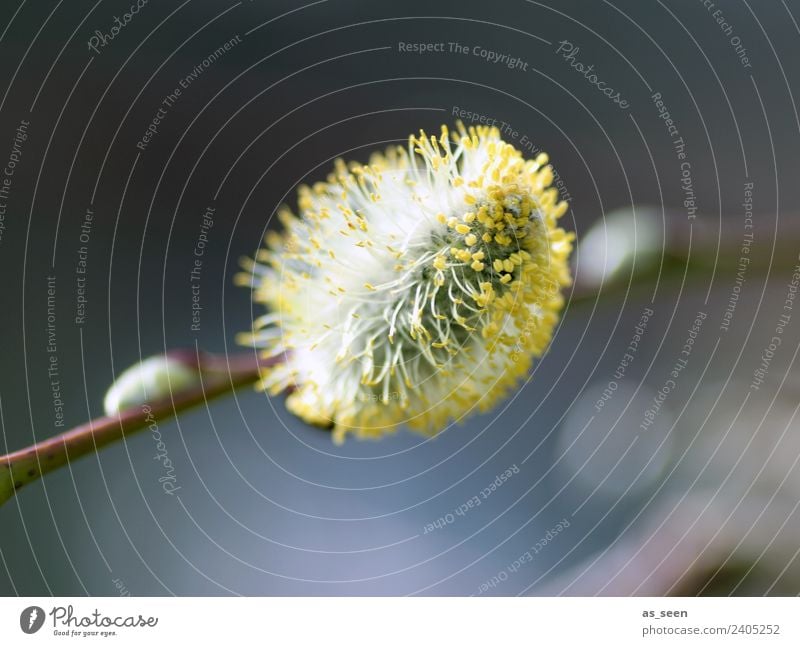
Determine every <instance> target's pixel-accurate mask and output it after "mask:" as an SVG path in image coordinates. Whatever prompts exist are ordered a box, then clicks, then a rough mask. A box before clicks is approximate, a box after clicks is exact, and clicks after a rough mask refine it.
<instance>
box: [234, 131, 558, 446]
mask: <svg viewBox="0 0 800 646" xmlns="http://www.w3.org/2000/svg"><path fill="white" fill-rule="evenodd" d="M547 161H548V158H547V155H545V154H540V155H539V156H538V157H536V159H534V160H525V159H524V158H523V157H522V155H521V153H520V152H519V151H518V150H516V149H515V148H514V147H513V146H512V145H510V144H508V143H506V142H504V141H503V140H502V139H501V138H500V133H499V132H498V130H497V129H496V128H489V127H478V128H469V129H468V130H467V129H466V128H465V127H464V126H463V125H462V124H458V132H457V133H452V134H451V133H449V132H448V129H447V128H446V127H444V126H443V127H442V131H441V135H440V136H438V137H436V136H433V137H430V136H427V135H426V134H425V133H424V132H421V133H420V135H419V136H411V137H410V138H409V143H408V148H407V149H406V148H404V147H402V146H400V147H393V148H389V149H388V150H387V151H386V153H385V154H383V155H381V154H375V155H373V156H372V158H371V159H370V162H369V164H368V165H361V164H357V163H350V164H345V162H343V161H342V160H338V161H337V162H336V164H335V168H334V172H333V173H332V174H331V175H330V176H329V177H328V181H327V182H320V183H317V184H314V185H313V186H311V187H308V186H303V187H301V188H300V191H299V208H300V216H299V217H296V216H294V215H293V214H292V213H291V212H290V211H289V210H287V209H283V210H281V211H280V212H279V217H280V220H281V221H282V223H283V225H284V227H285V233H283V234H282V235H281V234H277V233H275V232H270V233H269V234H268V235H267V248H266V249H263V250H261V251H260V252H259V253H258V255H257V256H256V259H255V261H251V260H247V261H245V268H246V269H247V273H246V274H242V275H240V276H239V282H240V283H242V284H247V285H250V286H252V287H253V289H254V298H255V300H256V301H258V302H259V303H264V304H265V305H266V306H267V307H268V308H269V312H268V313H267V314H265V315H263V316H261V317H260V318H258V319H257V320H256V321H255V324H254V329H253V332H252V333H250V334H248V335H245V336H246V338H245V339H243V340H244V342H246V343H250V344H255V345H257V346H259V347H262V348H263V354H264V356H266V357H272V356H277V355H281V354H284V353H285V354H286V361H285V362H284V363H282V364H279V365H276V366H275V367H272V368H270V369H268V370H266V371H265V372H264V374H263V376H262V381H261V385H262V386H263V387H264V388H266V389H268V390H269V391H270V392H272V393H278V392H281V391H283V390H286V389H289V390H291V394H290V395H289V397H288V399H287V407H288V408H289V410H291V411H292V412H293V413H295V414H296V415H298V416H300V417H301V418H302V419H304V420H305V421H307V422H310V423H312V424H318V425H324V426H331V427H332V428H333V433H334V440H335V441H337V442H339V441H342V440H343V438H344V437H345V436H346V434H348V433H353V434H355V435H356V436H358V437H378V436H380V435H382V434H384V433H386V432H388V431H392V430H394V429H395V428H396V427H397V426H398V425H400V424H403V423H404V424H407V425H408V426H409V427H411V428H413V429H415V430H419V431H421V432H423V433H426V434H434V433H436V432H437V431H439V430H441V429H442V428H443V427H444V426H445V425H446V424H447V422H448V421H449V420H451V419H460V418H461V417H463V416H464V415H465V414H466V413H468V412H470V411H471V410H473V408H477V409H478V410H482V411H485V410H488V409H489V408H491V407H492V406H493V405H494V404H495V403H496V402H497V401H498V400H499V399H500V398H502V397H504V396H505V395H507V394H508V393H509V391H510V390H511V389H513V387H514V386H515V385H516V383H517V381H518V380H519V378H520V377H521V376H523V375H525V374H526V373H527V372H528V370H529V369H530V367H531V363H532V359H533V358H535V357H539V356H541V355H542V353H543V352H544V351H545V349H546V348H547V345H548V343H549V342H550V339H551V337H552V334H553V329H554V327H555V325H556V323H557V322H558V314H559V311H560V310H561V308H562V305H563V300H564V299H563V297H562V295H561V292H560V289H561V287H562V286H566V285H568V284H569V282H570V275H569V270H568V265H567V260H568V256H569V253H570V251H571V248H572V239H573V236H572V234H570V233H567V232H565V231H564V230H563V229H561V228H559V227H558V226H557V220H558V218H559V217H560V216H562V215H563V214H564V213H565V212H566V210H567V203H566V202H563V201H562V202H560V201H559V200H558V191H557V190H556V189H555V188H551V187H550V184H551V182H552V179H553V172H552V168H551V167H550V166H549V165H547Z"/></svg>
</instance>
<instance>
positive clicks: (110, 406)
mask: <svg viewBox="0 0 800 646" xmlns="http://www.w3.org/2000/svg"><path fill="white" fill-rule="evenodd" d="M198 385H200V373H199V372H198V371H197V369H195V368H192V367H191V366H190V365H188V364H187V363H186V362H184V361H181V360H179V359H175V358H172V357H168V356H164V355H158V356H155V357H150V358H148V359H145V360H144V361H142V362H140V363H137V364H135V365H133V366H131V367H130V368H128V369H127V370H125V371H124V372H123V373H122V374H121V375H120V376H119V377H117V379H116V381H114V383H113V384H112V385H111V388H109V389H108V392H106V396H105V399H104V400H103V408H104V409H105V413H106V415H118V414H119V413H122V412H124V411H126V410H128V409H130V408H133V407H134V406H140V405H142V404H146V403H148V402H153V401H157V400H159V399H163V398H165V397H168V396H169V395H170V394H179V393H182V392H184V391H185V390H187V389H188V388H192V387H194V386H198Z"/></svg>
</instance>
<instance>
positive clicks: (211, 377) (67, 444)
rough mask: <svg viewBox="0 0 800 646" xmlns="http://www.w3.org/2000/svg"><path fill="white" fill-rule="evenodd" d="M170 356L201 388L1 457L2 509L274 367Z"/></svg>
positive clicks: (240, 358) (242, 357)
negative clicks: (26, 489) (34, 486)
mask: <svg viewBox="0 0 800 646" xmlns="http://www.w3.org/2000/svg"><path fill="white" fill-rule="evenodd" d="M166 356H167V357H169V358H170V359H177V360H178V361H180V362H182V363H184V364H185V365H186V366H188V367H190V368H191V369H193V370H197V371H198V374H199V376H200V379H199V381H198V383H197V385H194V386H192V387H191V388H187V389H185V390H183V391H181V392H175V393H170V394H169V396H167V397H161V398H160V399H157V400H156V401H153V402H148V403H145V404H141V405H138V406H135V407H131V408H129V409H127V410H123V411H121V412H120V413H119V414H118V415H111V416H104V417H99V418H97V419H93V420H90V421H88V422H85V423H84V424H80V425H79V426H76V427H75V428H73V429H71V430H69V431H66V432H65V433H62V434H60V435H56V436H55V437H50V438H47V439H45V440H42V441H40V442H37V443H36V444H34V445H32V446H29V447H27V448H24V449H21V450H19V451H14V452H13V453H9V454H8V455H4V456H2V457H0V505H2V504H3V503H5V502H6V501H7V500H9V499H10V498H12V497H13V496H14V494H15V493H16V492H17V491H18V490H19V489H20V488H21V487H23V486H24V485H26V484H28V483H31V482H33V481H35V480H37V479H38V478H40V477H42V476H43V475H45V474H46V473H49V472H51V471H53V470H55V469H58V468H59V467H62V466H64V465H65V464H67V463H68V462H72V461H74V460H77V459H78V458H80V457H82V456H84V455H87V454H89V453H94V452H96V451H97V450H99V449H100V448H102V447H104V446H107V445H108V444H111V443H113V442H116V441H118V440H120V439H122V438H124V437H126V436H127V435H130V434H131V433H135V432H136V431H140V430H142V429H144V428H147V427H148V426H149V425H150V424H152V423H154V422H157V421H159V420H163V419H167V418H170V417H173V416H176V415H178V414H179V413H181V412H183V411H185V410H187V409H189V408H192V407H193V406H197V405H198V404H202V403H203V402H205V401H207V400H210V399H213V398H215V397H218V396H220V395H223V394H225V393H228V392H231V391H232V390H234V389H236V388H239V387H241V386H245V385H248V384H253V383H255V382H256V381H258V379H259V376H260V371H261V369H262V368H264V367H266V366H267V365H269V364H268V363H267V362H259V361H258V360H257V359H256V357H255V355H253V354H239V355H231V356H225V355H214V354H207V353H202V354H199V355H198V354H196V353H195V352H194V351H173V352H169V353H168V354H167V355H166ZM272 363H275V361H273V362H272Z"/></svg>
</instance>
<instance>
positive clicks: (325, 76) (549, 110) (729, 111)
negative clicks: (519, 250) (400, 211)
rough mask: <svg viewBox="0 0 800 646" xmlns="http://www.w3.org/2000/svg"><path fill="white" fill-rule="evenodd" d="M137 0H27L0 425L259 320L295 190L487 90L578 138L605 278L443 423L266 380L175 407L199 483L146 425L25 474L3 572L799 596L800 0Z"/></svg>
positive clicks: (270, 589)
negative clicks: (492, 398) (379, 428)
mask: <svg viewBox="0 0 800 646" xmlns="http://www.w3.org/2000/svg"><path fill="white" fill-rule="evenodd" d="M131 1H132V0H123V1H121V2H120V1H117V0H99V1H98V2H96V3H95V2H69V3H67V2H62V0H33V1H31V2H25V1H24V0H22V1H21V2H20V0H12V1H11V2H8V3H6V4H5V5H4V6H3V7H2V9H0V53H1V54H2V59H3V61H4V65H3V66H2V69H0V166H2V167H3V169H4V170H3V171H0V172H3V173H4V176H3V177H2V178H0V181H2V180H7V181H5V183H4V184H2V183H0V211H2V213H3V218H2V220H0V272H1V273H0V275H2V277H3V283H2V289H1V290H0V312H1V313H0V321H2V323H1V324H0V325H1V327H0V353H2V366H3V368H2V371H1V372H0V426H1V428H2V440H1V441H2V445H0V449H1V450H0V452H2V453H5V452H7V451H11V450H14V449H18V448H21V447H23V446H26V445H28V444H31V443H33V442H34V441H36V440H40V439H43V438H45V437H49V436H51V435H54V434H56V433H58V432H60V431H61V430H63V428H62V427H59V426H58V424H59V423H60V421H61V418H60V417H59V416H60V414H61V413H62V412H63V423H64V428H68V427H70V426H73V425H75V424H78V423H80V422H83V421H85V420H87V419H89V418H91V417H95V416H98V415H100V414H101V413H102V398H103V394H104V392H105V390H106V388H107V387H108V385H109V384H110V383H111V382H112V380H113V378H114V376H115V375H116V374H119V373H120V372H121V371H122V370H123V369H124V368H126V367H127V366H129V365H131V364H132V363H135V362H136V361H138V360H139V359H140V358H142V357H146V356H149V355H152V354H157V353H159V352H163V351H164V350H165V349H169V348H176V347H188V348H195V347H199V348H201V349H205V350H210V351H216V352H223V353H224V352H241V351H243V349H242V348H239V347H237V346H236V343H235V336H236V334H237V333H238V332H241V331H243V330H247V329H249V327H250V322H251V320H252V318H253V316H254V315H257V314H259V313H261V312H260V310H258V309H257V308H256V309H254V308H253V306H252V305H251V302H250V294H249V292H248V291H247V290H245V289H242V288H238V287H234V286H233V275H234V274H235V273H236V272H237V271H238V263H239V258H240V257H242V256H248V255H252V254H253V253H254V252H255V250H256V249H257V248H258V246H259V245H260V243H261V240H262V238H263V235H264V233H265V231H266V230H267V229H268V228H270V227H275V226H276V225H277V223H276V222H275V218H274V217H273V216H274V213H275V210H276V209H277V207H278V206H279V205H281V204H283V203H287V204H289V205H291V206H294V205H295V194H296V188H297V185H298V184H299V183H302V182H308V181H316V180H320V179H324V177H325V176H326V174H327V172H328V169H329V168H330V166H331V164H332V160H333V159H334V158H336V157H339V156H341V157H345V158H348V159H356V160H362V161H366V159H367V157H368V155H369V153H370V152H371V151H373V150H375V149H381V148H384V147H385V146H387V145H388V144H390V143H400V142H403V141H405V139H406V137H407V135H408V134H409V133H411V132H416V131H417V130H418V129H419V128H424V129H425V130H426V131H429V132H430V131H435V130H437V129H438V127H439V125H441V124H442V123H447V124H452V123H454V121H455V120H456V118H457V117H458V116H460V117H461V118H463V119H464V120H465V121H467V122H469V119H470V118H473V117H471V116H468V115H484V116H485V117H486V118H487V119H494V120H495V123H497V124H498V125H500V124H507V128H508V129H507V130H506V131H505V134H506V138H507V140H508V141H509V142H510V143H513V144H515V145H517V146H518V147H520V148H522V149H523V150H525V149H526V146H529V147H530V148H529V149H528V150H529V151H532V150H534V149H535V150H545V151H547V152H548V153H549V154H550V157H551V161H552V163H553V165H554V167H555V169H556V170H557V172H558V176H559V181H560V184H559V190H560V191H561V193H562V197H566V198H568V199H569V201H570V204H571V209H570V211H569V212H568V214H567V215H566V216H565V217H564V220H563V221H562V222H563V223H564V226H565V227H566V228H568V229H570V230H573V231H575V232H576V234H577V240H578V247H579V249H580V253H579V254H576V266H575V273H576V287H575V290H574V291H573V292H571V293H569V294H568V296H569V302H568V305H567V307H566V308H565V311H564V316H563V319H562V323H561V325H560V327H559V329H558V333H557V335H556V337H555V339H554V342H553V344H552V347H551V349H550V351H549V353H548V354H547V355H546V357H544V358H543V360H542V361H540V362H539V363H538V364H537V366H536V368H535V371H534V373H533V374H532V375H531V379H530V380H529V381H527V382H526V383H525V384H524V385H523V386H522V387H521V388H520V390H519V392H518V393H517V394H516V396H514V397H513V398H512V399H511V400H509V401H508V402H506V403H505V404H504V405H501V406H499V407H498V408H497V409H496V410H495V411H494V412H493V413H491V414H489V415H484V416H480V417H474V418H471V419H470V420H469V421H468V423H466V424H464V425H463V426H453V427H449V428H447V429H444V430H443V432H442V433H441V434H440V435H439V436H438V437H436V438H435V439H433V440H425V439H424V438H421V437H418V436H416V435H413V434H411V433H409V432H401V433H398V434H397V435H395V436H393V437H389V438H387V439H385V440H383V441H381V442H378V443H373V442H358V441H354V440H350V441H348V442H346V443H345V444H344V445H343V446H334V445H333V444H332V442H331V441H330V437H329V435H328V434H327V433H326V432H324V431H321V430H318V429H313V428H309V427H306V426H305V425H303V424H302V423H300V422H299V421H298V420H296V419H294V418H293V417H292V416H290V415H289V414H288V413H287V412H286V411H285V409H284V407H283V401H282V398H280V397H277V398H269V397H267V396H265V395H263V394H261V393H257V392H255V391H251V390H250V389H244V390H241V391H238V392H237V393H236V395H235V397H229V398H226V399H223V400H220V401H216V402H213V403H211V404H209V405H208V406H207V407H201V408H199V409H196V410H194V411H193V412H191V413H189V414H186V415H183V416H181V418H180V419H179V420H177V421H175V422H171V423H163V424H162V425H161V427H160V430H161V432H162V434H163V441H164V443H165V446H166V450H167V451H168V455H169V459H170V460H171V462H172V464H173V465H174V472H173V473H172V475H173V476H174V481H173V482H174V485H175V486H176V487H179V489H178V490H176V491H175V492H174V493H173V494H167V493H165V491H164V488H163V487H162V482H160V481H159V478H163V477H164V468H163V463H162V461H160V460H159V459H158V456H157V448H156V443H155V442H154V439H153V437H152V435H151V434H150V433H149V432H148V431H145V432H143V433H140V434H138V435H135V436H132V437H130V438H128V439H127V441H126V442H124V443H121V444H119V445H116V446H113V447H111V448H108V449H106V450H104V451H103V452H102V453H100V454H99V455H98V456H97V457H94V456H93V457H90V458H84V459H82V460H80V461H78V462H75V463H74V464H72V465H71V466H70V467H69V468H68V469H63V470H61V471H60V472H58V473H54V474H52V475H50V476H48V477H47V478H45V479H44V480H42V481H40V482H37V483H35V484H32V485H30V486H28V487H26V488H24V489H22V490H21V491H20V493H19V495H18V496H16V498H14V499H12V500H11V501H10V502H8V503H7V504H5V505H4V506H3V507H2V508H0V594H4V595H15V594H19V595H49V594H56V595H116V594H121V593H122V594H127V593H129V594H132V595H171V594H176V595H220V594H222V595H227V594H232V595H235V594H242V595H315V594H320V595H406V594H435V595H518V594H792V595H794V594H797V593H799V592H800V563H798V553H799V552H798V551H800V539H799V538H798V537H799V536H800V513H798V505H799V503H800V470H798V461H800V423H798V420H797V417H796V413H797V406H798V401H800V397H798V394H799V393H800V384H799V383H798V368H797V366H796V358H797V350H798V347H800V336H799V335H800V311H797V309H796V308H798V307H800V304H797V303H796V301H794V294H795V291H796V288H797V286H798V282H800V274H798V272H799V271H800V269H796V267H797V265H798V263H799V262H800V260H798V254H799V253H800V225H798V220H797V218H798V214H800V209H799V208H798V207H799V205H800V182H798V181H797V178H798V171H800V156H799V155H798V153H797V151H798V147H799V146H800V120H799V119H798V110H797V91H798V82H800V59H798V56H797V51H798V45H800V30H799V29H798V20H799V19H800V3H798V2H796V1H795V0H784V1H781V2H776V3H759V4H757V3H747V2H744V1H742V2H739V1H733V0H731V1H719V2H716V3H715V4H714V5H713V6H712V7H706V6H705V5H704V3H702V2H694V3H664V2H658V1H653V2H637V1H634V0H630V1H624V2H623V1H619V0H614V1H613V2H597V3H591V4H589V3H582V2H577V1H575V2H554V1H550V2H541V3H540V2H530V1H523V0H514V1H512V2H503V3H488V4H487V3H485V2H477V1H471V0H464V1H463V2H459V3H447V2H430V1H426V2H418V1H415V0H409V1H408V2H404V3H402V4H398V3H392V2H373V3H363V2H356V1H355V0H318V1H316V2H310V3H307V4H305V5H300V4H299V3H292V2H288V1H273V0H269V1H261V2H250V1H246V2H229V3H226V2H210V1H208V0H185V1H183V2H174V1H172V0H165V1H162V2H158V3H155V2H149V3H148V2H144V0H140V1H139V3H138V4H137V3H136V2H135V0H134V4H133V11H132V7H131ZM126 13H127V14H128V16H126ZM115 18H118V19H119V22H115ZM405 43H423V44H424V43H429V44H430V43H441V44H442V45H441V47H440V48H439V49H441V50H443V51H435V50H434V51H428V52H426V53H421V54H420V53H413V52H409V51H407V50H408V49H409V48H408V47H406V46H405V45H402V46H401V44H405ZM450 43H457V44H458V45H459V47H461V48H463V51H462V49H458V48H454V47H452V46H451V45H450ZM90 45H91V46H92V48H90ZM220 48H222V49H221V50H220ZM559 50H560V51H559ZM215 52H217V53H216V54H215ZM220 52H221V53H220ZM502 57H505V58H502ZM498 59H501V62H493V61H496V60H498ZM512 59H517V60H518V61H519V63H517V64H513V65H510V66H509V64H506V63H509V62H510V61H511V60H512ZM502 61H506V62H505V63H504V62H502ZM590 66H591V69H589V67H590ZM176 89H179V90H180V94H177V93H176ZM604 89H606V91H605V92H604V91H603V90H604ZM608 95H612V96H611V97H609V96H608ZM615 97H616V100H614V98H615ZM623 103H625V104H626V105H623ZM475 118H479V117H475ZM148 129H150V130H149V131H148ZM528 154H531V156H533V154H532V153H531V152H529V153H528ZM210 209H213V211H210ZM204 214H205V215H209V214H211V220H212V223H211V225H209V221H208V219H206V220H204ZM584 243H585V244H584ZM198 248H200V249H202V251H203V255H202V267H201V274H200V278H199V280H198V281H195V282H196V288H195V290H193V289H192V285H193V283H192V282H191V281H190V275H191V271H192V268H193V267H194V266H195V265H194V263H195V258H196V255H195V251H196V249H198ZM197 285H199V290H198V288H197ZM193 298H194V301H193ZM193 302H194V303H195V305H199V306H200V307H201V309H200V310H197V309H195V310H193V309H192V305H193ZM193 315H194V318H193ZM775 339H777V341H776V340H775ZM687 348H688V351H687ZM245 351H246V350H245ZM53 357H55V358H56V362H57V363H56V373H57V374H54V373H53V369H52V363H51V362H52V361H53ZM54 382H57V388H58V390H59V395H60V397H59V399H60V400H61V402H63V411H60V410H57V409H56V406H54V403H53V402H54V396H53V387H54ZM509 474H510V475H509ZM498 481H499V482H501V484H500V485H497V484H496V483H497V482H498ZM487 491H488V493H485V492H487ZM475 497H477V498H478V499H479V500H480V504H477V505H473V506H472V507H470V508H469V509H468V510H466V511H465V510H464V505H465V504H466V503H468V501H470V500H472V499H473V498H475ZM459 510H461V511H459Z"/></svg>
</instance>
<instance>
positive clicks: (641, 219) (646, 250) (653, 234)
mask: <svg viewBox="0 0 800 646" xmlns="http://www.w3.org/2000/svg"><path fill="white" fill-rule="evenodd" d="M663 226H664V224H663V222H662V217H661V214H660V213H659V212H658V211H657V210H655V209H653V208H649V207H637V208H636V210H635V211H634V210H632V209H627V208H623V209H619V210H616V211H612V212H611V213H609V214H607V215H606V216H605V217H603V218H601V219H599V220H598V221H597V222H595V223H594V224H593V225H592V226H591V227H590V228H589V231H588V232H587V233H586V234H585V235H584V236H583V237H582V238H581V241H580V245H579V246H578V258H577V262H576V268H577V271H578V272H579V274H580V280H581V283H582V284H583V285H585V286H587V287H593V288H598V287H599V286H600V285H601V284H603V283H605V284H609V283H612V282H614V281H615V280H616V279H617V278H621V277H625V276H626V275H629V274H630V273H631V271H632V270H633V269H634V266H635V269H636V272H637V274H638V272H640V271H642V270H647V269H651V268H652V267H653V265H654V264H656V263H657V262H658V260H659V258H660V256H661V247H662V244H663V241H662V230H663Z"/></svg>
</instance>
